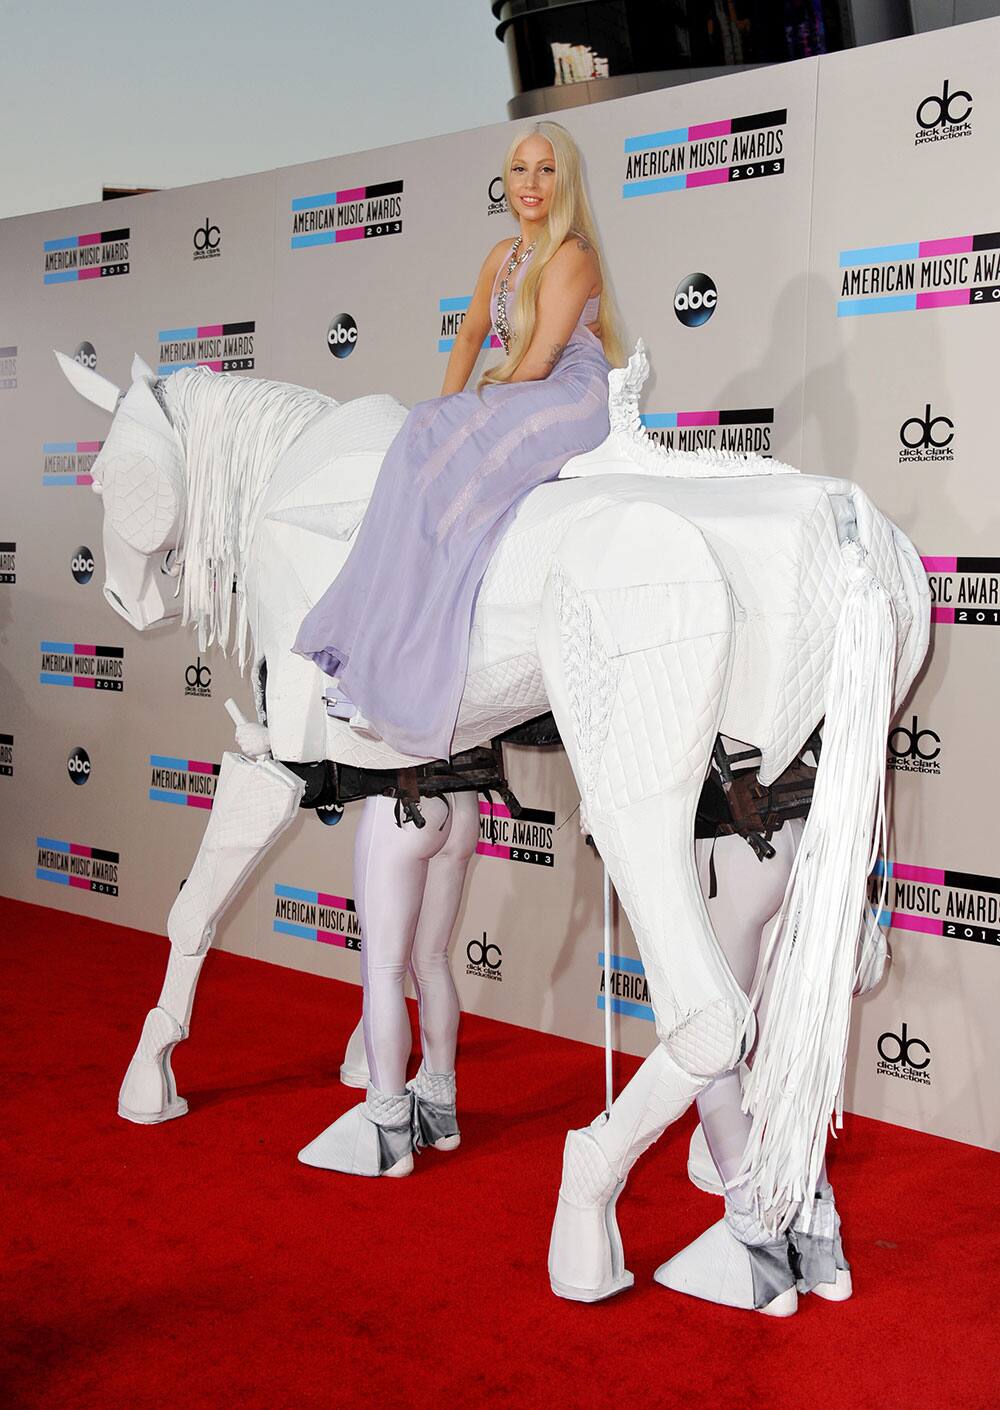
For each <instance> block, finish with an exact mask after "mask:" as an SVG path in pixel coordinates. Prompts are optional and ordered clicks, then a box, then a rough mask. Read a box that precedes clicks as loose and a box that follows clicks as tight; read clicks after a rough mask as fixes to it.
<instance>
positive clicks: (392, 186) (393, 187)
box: [291, 181, 403, 250]
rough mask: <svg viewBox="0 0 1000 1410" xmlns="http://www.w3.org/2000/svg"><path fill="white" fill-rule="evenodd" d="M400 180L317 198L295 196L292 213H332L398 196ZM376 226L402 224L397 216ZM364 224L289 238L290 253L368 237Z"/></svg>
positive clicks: (326, 193) (324, 194)
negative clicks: (367, 202)
mask: <svg viewBox="0 0 1000 1410" xmlns="http://www.w3.org/2000/svg"><path fill="white" fill-rule="evenodd" d="M402 190H403V183H402V182H401V181H383V182H381V183H380V184H378V185H376V186H349V187H347V189H346V190H344V191H325V192H322V193H321V194H320V195H318V196H296V197H295V199H294V200H293V201H292V214H293V216H294V215H297V214H298V213H299V212H300V211H315V210H332V209H335V208H336V207H337V206H344V205H352V204H358V203H359V202H361V201H375V200H378V199H379V198H380V197H382V196H398V195H401V194H402ZM379 224H380V226H390V227H398V226H400V225H401V224H402V222H401V220H400V219H399V218H398V217H393V218H392V219H391V220H388V221H381V222H379ZM368 231H369V227H368V226H367V225H351V226H342V227H341V228H340V229H334V230H311V231H308V232H306V233H304V234H300V235H293V236H292V237H291V248H292V249H293V250H305V249H308V248H309V247H310V246H312V245H339V244H342V243H344V242H345V241H347V240H364V239H367V238H368ZM379 233H381V234H392V233H395V231H394V230H392V229H389V230H384V229H382V230H380V232H379Z"/></svg>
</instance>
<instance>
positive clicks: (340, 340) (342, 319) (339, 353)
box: [326, 313, 358, 357]
mask: <svg viewBox="0 0 1000 1410" xmlns="http://www.w3.org/2000/svg"><path fill="white" fill-rule="evenodd" d="M357 343H358V325H357V323H356V322H355V320H354V319H353V318H352V317H351V315H350V314H349V313H338V314H336V315H335V316H334V317H333V318H331V320H330V326H329V328H328V329H327V330H326V345H327V347H328V348H329V350H330V352H331V353H332V354H333V356H334V357H350V355H351V353H352V352H353V351H354V349H355V348H356V347H357Z"/></svg>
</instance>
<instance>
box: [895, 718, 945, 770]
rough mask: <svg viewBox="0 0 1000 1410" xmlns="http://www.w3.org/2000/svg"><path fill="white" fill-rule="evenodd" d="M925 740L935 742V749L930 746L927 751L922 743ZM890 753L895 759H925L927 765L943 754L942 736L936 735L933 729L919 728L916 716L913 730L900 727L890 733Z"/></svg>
mask: <svg viewBox="0 0 1000 1410" xmlns="http://www.w3.org/2000/svg"><path fill="white" fill-rule="evenodd" d="M924 739H930V740H933V747H931V746H928V747H927V749H926V750H925V749H924V747H923V744H922V743H921V741H922V740H924ZM889 753H890V754H891V755H892V757H893V758H894V759H923V760H924V762H925V763H926V762H929V761H930V760H931V759H936V758H937V756H938V755H939V754H940V753H941V736H940V735H939V734H935V733H934V731H933V730H932V729H920V728H918V725H917V717H916V715H914V716H913V725H912V728H911V729H907V728H906V726H905V725H898V726H897V727H896V729H894V730H892V731H891V732H890V734H889Z"/></svg>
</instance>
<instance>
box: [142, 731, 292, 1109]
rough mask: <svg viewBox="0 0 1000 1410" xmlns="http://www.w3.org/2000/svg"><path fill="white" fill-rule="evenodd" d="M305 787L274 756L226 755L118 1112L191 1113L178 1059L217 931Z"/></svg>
mask: <svg viewBox="0 0 1000 1410" xmlns="http://www.w3.org/2000/svg"><path fill="white" fill-rule="evenodd" d="M302 791H303V784H302V781H301V779H299V778H297V777H296V776H295V775H294V774H293V773H292V772H291V771H290V770H289V769H286V768H285V767H284V766H283V765H282V764H279V763H276V762H275V761H274V760H273V759H258V760H252V759H248V758H246V757H245V756H244V755H242V754H231V753H227V754H224V755H223V756H222V767H221V768H220V770H219V782H218V785H217V787H216V791H215V799H214V803H213V806H212V815H211V817H210V818H209V822H208V826H207V827H206V829H205V833H204V836H203V837H202V840H201V846H200V847H199V849H198V855H197V856H196V857H195V860H194V865H193V866H192V867H191V871H190V873H189V874H188V878H187V881H186V882H185V884H184V886H183V887H182V889H181V891H180V893H179V894H178V896H177V899H176V900H175V901H174V904H173V905H172V906H171V908H170V915H169V916H168V918H167V935H168V936H169V939H170V946H171V949H170V959H169V961H168V963H167V973H166V976H165V978H164V981H163V988H162V990H161V991H160V997H159V999H158V1000H157V1004H156V1007H155V1008H154V1009H151V1010H150V1012H149V1013H148V1014H147V1015H146V1021H145V1023H144V1024H143V1026H142V1034H141V1036H140V1038H139V1045H138V1047H137V1048H136V1051H135V1055H134V1056H133V1058H132V1061H131V1062H130V1063H129V1066H128V1071H127V1072H126V1073H125V1080H124V1081H123V1083H122V1086H121V1091H120V1092H119V1094H118V1115H119V1116H121V1117H123V1118H124V1119H125V1120H126V1121H134V1122H137V1123H138V1124H140V1125H153V1124H155V1123H157V1122H161V1121H170V1120H172V1119H173V1118H175V1117H178V1116H183V1115H184V1114H185V1113H186V1111H187V1109H188V1105H187V1102H186V1101H185V1099H184V1098H183V1097H180V1096H178V1094H177V1084H176V1082H175V1081H174V1074H173V1068H172V1066H171V1056H172V1054H173V1050H174V1048H175V1047H176V1046H177V1044H178V1043H179V1042H181V1041H182V1040H183V1039H184V1038H186V1037H187V1036H188V1029H189V1025H190V1022H191V1010H192V1007H193V1005H194V994H195V987H196V985H197V983H198V976H199V974H200V973H201V967H202V964H203V963H204V960H205V955H206V954H207V953H208V950H209V948H210V946H211V944H212V939H213V936H214V935H215V927H216V925H217V924H218V922H219V919H220V918H221V916H222V915H223V913H224V912H225V910H226V908H227V907H228V906H229V904H230V902H231V901H232V900H233V898H234V896H235V895H236V893H237V892H238V891H239V889H240V887H241V886H242V885H243V883H244V882H245V881H246V879H247V877H248V876H249V875H250V873H251V872H252V871H253V870H254V868H255V867H256V865H257V863H258V862H259V861H260V859H261V857H262V856H263V855H264V853H265V852H266V851H267V850H268V848H269V847H271V845H272V844H273V843H274V842H275V840H276V839H277V838H278V837H279V836H280V834H281V833H282V832H284V830H285V828H286V827H288V825H289V824H290V823H291V821H292V820H293V818H294V817H295V814H296V812H297V810H298V806H299V800H300V799H301V797H302Z"/></svg>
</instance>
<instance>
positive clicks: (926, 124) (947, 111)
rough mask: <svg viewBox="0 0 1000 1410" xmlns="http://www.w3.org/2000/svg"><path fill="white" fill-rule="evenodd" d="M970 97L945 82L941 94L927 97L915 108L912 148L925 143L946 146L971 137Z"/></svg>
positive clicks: (970, 95)
mask: <svg viewBox="0 0 1000 1410" xmlns="http://www.w3.org/2000/svg"><path fill="white" fill-rule="evenodd" d="M971 119H972V94H971V93H970V92H969V90H968V89H967V88H955V89H953V88H952V86H951V79H950V78H946V79H945V81H944V84H943V85H942V88H941V91H940V93H928V95H927V97H926V98H922V99H921V100H920V102H919V103H918V104H917V111H916V120H917V126H916V131H915V133H914V137H913V145H914V147H922V146H923V145H924V144H925V143H927V142H948V141H951V140H952V139H953V138H956V137H971V136H972V121H971Z"/></svg>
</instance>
